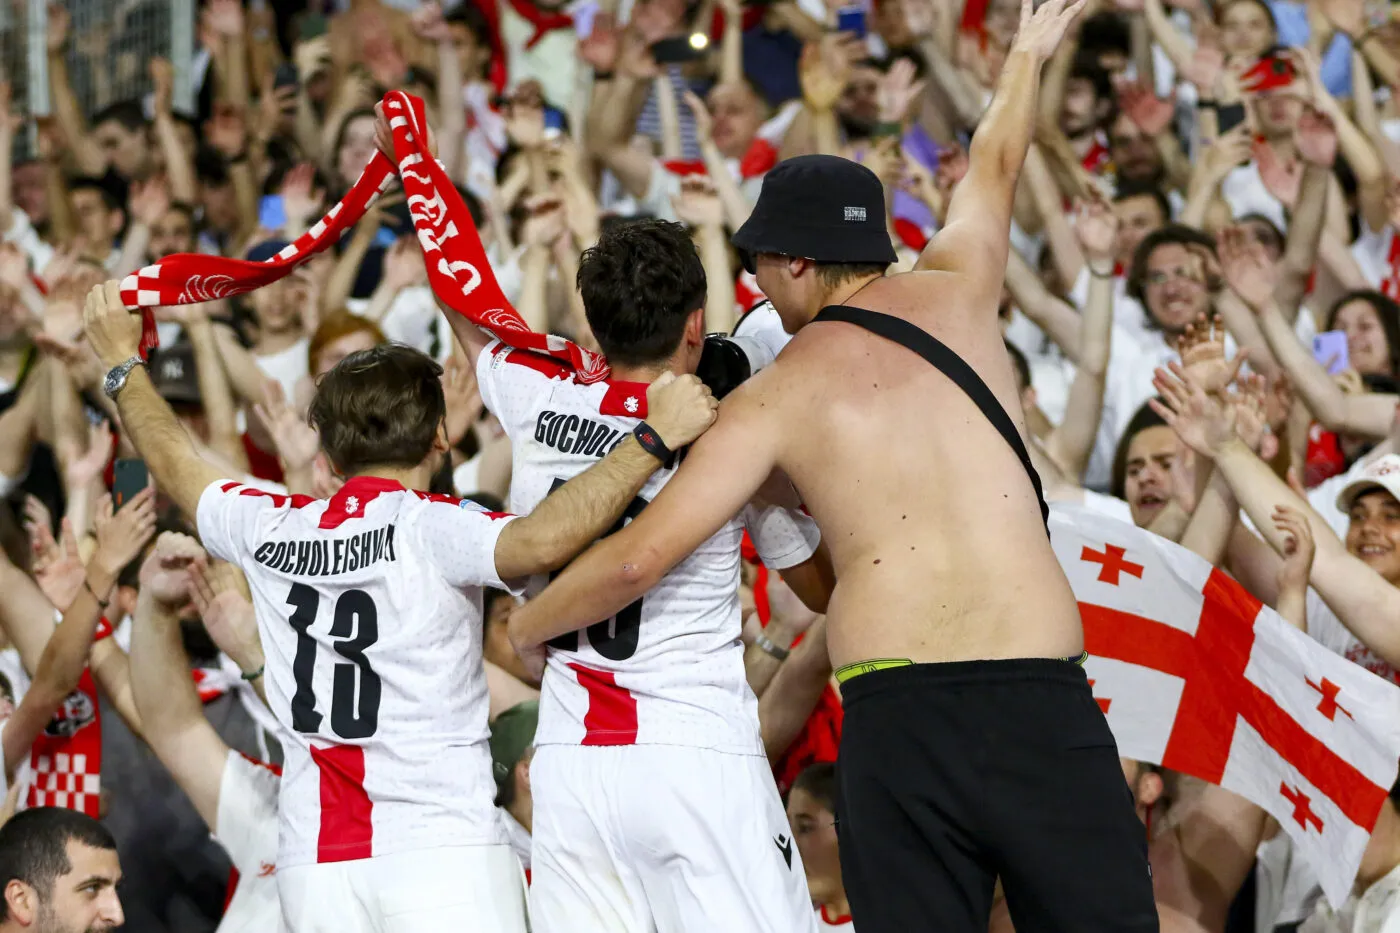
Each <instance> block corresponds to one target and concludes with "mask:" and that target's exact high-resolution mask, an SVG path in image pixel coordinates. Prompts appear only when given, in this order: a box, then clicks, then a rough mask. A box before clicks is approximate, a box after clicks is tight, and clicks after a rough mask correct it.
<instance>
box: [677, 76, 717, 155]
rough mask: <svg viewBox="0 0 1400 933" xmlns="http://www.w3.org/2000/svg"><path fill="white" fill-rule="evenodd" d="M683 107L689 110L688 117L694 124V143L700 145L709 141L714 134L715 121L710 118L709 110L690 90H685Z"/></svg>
mask: <svg viewBox="0 0 1400 933" xmlns="http://www.w3.org/2000/svg"><path fill="white" fill-rule="evenodd" d="M684 98H685V105H686V107H688V108H690V117H691V120H692V121H693V122H694V124H695V141H696V142H697V143H699V144H700V145H702V146H703V145H705V143H707V142H709V141H710V134H711V133H713V132H714V128H715V119H714V117H712V116H710V108H709V107H708V106H706V104H705V102H704V101H703V100H701V99H700V97H699V96H698V95H697V94H696V93H695V92H694V91H691V90H687V91H686V92H685V95H684Z"/></svg>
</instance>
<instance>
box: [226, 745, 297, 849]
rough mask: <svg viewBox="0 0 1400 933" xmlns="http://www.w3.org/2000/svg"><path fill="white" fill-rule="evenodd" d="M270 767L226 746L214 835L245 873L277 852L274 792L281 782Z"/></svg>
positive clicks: (275, 796) (275, 795) (275, 793)
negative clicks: (227, 751)
mask: <svg viewBox="0 0 1400 933" xmlns="http://www.w3.org/2000/svg"><path fill="white" fill-rule="evenodd" d="M281 780H282V779H281V778H279V777H278V776H277V775H276V774H275V773H274V772H273V771H272V769H271V768H268V767H266V766H264V765H260V764H257V763H256V762H253V761H249V760H248V759H247V758H244V757H243V756H242V755H240V754H239V753H238V752H235V751H233V750H232V749H230V750H229V753H228V759H227V760H226V761H225V762H224V776H223V780H221V781H220V782H219V813H218V816H217V817H216V820H217V825H216V826H215V827H214V837H215V838H216V839H218V840H219V844H220V845H222V846H223V847H224V850H225V851H227V852H228V857H229V860H230V861H231V862H233V866H234V867H235V868H237V869H238V871H239V872H240V873H243V874H246V873H247V872H248V870H249V869H250V868H251V869H252V870H254V871H256V870H257V869H258V868H259V867H260V866H261V864H262V863H263V862H274V861H276V856H277V792H278V788H279V787H280V785H281Z"/></svg>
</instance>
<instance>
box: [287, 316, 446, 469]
mask: <svg viewBox="0 0 1400 933" xmlns="http://www.w3.org/2000/svg"><path fill="white" fill-rule="evenodd" d="M441 375H442V367H441V366H439V365H438V364H437V363H435V362H433V360H432V358H431V357H429V356H428V355H427V354H425V353H420V352H419V351H417V350H415V349H413V348H412V347H406V346H403V345H402V344H394V343H385V344H380V345H379V346H377V347H372V348H370V349H368V350H360V351H359V352H357V353H352V354H350V355H349V356H347V357H346V358H345V359H343V360H341V361H340V362H339V363H337V364H336V366H335V368H334V369H332V370H331V371H330V372H328V373H326V374H325V375H324V376H322V377H321V381H320V384H319V385H317V386H316V395H315V396H314V397H313V398H312V400H311V411H310V412H309V416H308V417H309V420H310V422H311V424H312V425H314V426H315V428H316V430H317V431H319V432H320V434H321V447H322V448H323V449H324V450H325V451H326V456H328V457H329V458H330V460H331V465H332V466H334V467H335V469H336V470H337V471H338V472H339V473H341V474H343V475H345V476H350V475H353V474H355V473H358V472H360V471H361V470H364V469H365V468H366V467H371V466H400V467H415V466H417V465H418V464H420V463H422V462H423V461H424V460H425V459H426V458H427V456H428V454H429V452H430V451H432V449H433V439H434V438H435V437H436V436H437V431H438V426H439V425H441V424H442V419H443V418H444V417H445V415H446V413H447V404H446V402H445V401H444V400H443V395H442V383H441V382H440V381H439V377H440V376H441Z"/></svg>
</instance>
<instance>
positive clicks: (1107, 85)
mask: <svg viewBox="0 0 1400 933" xmlns="http://www.w3.org/2000/svg"><path fill="white" fill-rule="evenodd" d="M1069 78H1070V80H1071V81H1073V80H1075V79H1076V78H1078V79H1080V80H1082V81H1088V82H1089V84H1090V86H1091V87H1093V89H1094V97H1095V98H1096V104H1095V106H1097V103H1098V102H1103V101H1107V102H1108V104H1109V109H1108V113H1107V114H1105V115H1104V118H1103V119H1102V120H1101V121H1099V123H1100V125H1101V126H1108V125H1109V124H1110V123H1112V122H1113V120H1114V118H1115V117H1117V116H1118V97H1117V95H1115V94H1114V93H1113V78H1112V77H1110V76H1109V73H1108V72H1107V71H1105V70H1104V69H1103V68H1102V67H1100V65H1099V62H1098V59H1097V58H1090V57H1088V56H1086V55H1085V54H1084V53H1083V52H1080V53H1079V55H1078V57H1076V58H1075V60H1074V65H1073V67H1071V68H1070V72H1069Z"/></svg>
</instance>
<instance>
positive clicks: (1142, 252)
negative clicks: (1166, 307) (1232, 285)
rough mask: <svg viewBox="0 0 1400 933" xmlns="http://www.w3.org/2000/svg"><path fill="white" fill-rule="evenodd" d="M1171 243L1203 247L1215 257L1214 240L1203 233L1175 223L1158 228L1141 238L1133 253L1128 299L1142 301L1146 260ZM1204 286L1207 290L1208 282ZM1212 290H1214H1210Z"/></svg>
mask: <svg viewBox="0 0 1400 933" xmlns="http://www.w3.org/2000/svg"><path fill="white" fill-rule="evenodd" d="M1171 243H1175V244H1178V245H1180V246H1200V247H1204V248H1205V249H1206V250H1208V251H1209V252H1210V254H1211V255H1212V256H1214V255H1215V240H1214V239H1213V238H1212V237H1211V235H1210V234H1208V233H1205V232H1204V231H1201V230H1197V229H1196V228H1195V227H1188V226H1186V225H1185V224H1177V223H1170V224H1166V225H1165V226H1162V227H1158V228H1157V229H1156V230H1153V231H1152V232H1151V233H1149V234H1148V235H1147V236H1145V237H1143V238H1142V242H1141V243H1139V244H1138V248H1137V249H1136V250H1135V251H1134V252H1133V262H1132V265H1131V266H1129V268H1128V284H1127V293H1128V297H1129V298H1132V299H1133V300H1134V301H1138V302H1142V301H1143V293H1144V292H1146V290H1147V260H1148V259H1150V258H1151V256H1152V254H1153V253H1154V252H1156V251H1157V247H1159V246H1166V245H1168V244H1171ZM1206 285H1207V287H1208V288H1209V287H1211V283H1209V282H1208V283H1206ZM1212 290H1214V289H1213V288H1212ZM1144 306H1145V302H1144Z"/></svg>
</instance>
